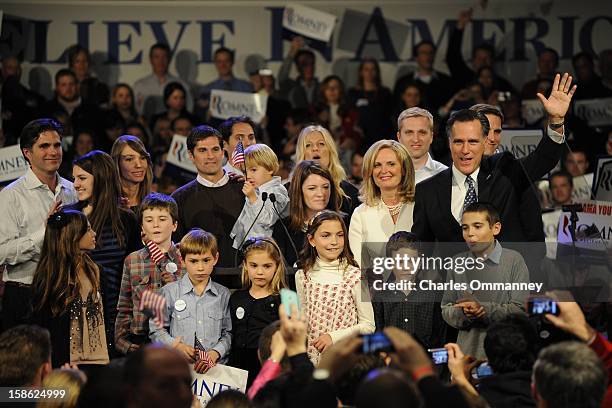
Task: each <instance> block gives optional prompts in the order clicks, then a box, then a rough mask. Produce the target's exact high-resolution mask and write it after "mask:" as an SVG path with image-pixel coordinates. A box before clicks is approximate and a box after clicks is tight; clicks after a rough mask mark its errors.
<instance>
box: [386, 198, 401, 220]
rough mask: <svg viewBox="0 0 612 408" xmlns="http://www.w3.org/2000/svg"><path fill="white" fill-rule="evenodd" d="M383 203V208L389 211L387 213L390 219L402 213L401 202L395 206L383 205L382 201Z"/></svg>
mask: <svg viewBox="0 0 612 408" xmlns="http://www.w3.org/2000/svg"><path fill="white" fill-rule="evenodd" d="M383 203H384V204H385V206H386V207H387V209H388V210H389V213H390V214H391V217H395V216H396V215H398V214H399V213H400V211H402V207H403V206H404V203H403V202H400V203H399V204H396V205H387V203H385V202H384V201H383Z"/></svg>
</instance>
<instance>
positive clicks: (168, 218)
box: [115, 193, 184, 354]
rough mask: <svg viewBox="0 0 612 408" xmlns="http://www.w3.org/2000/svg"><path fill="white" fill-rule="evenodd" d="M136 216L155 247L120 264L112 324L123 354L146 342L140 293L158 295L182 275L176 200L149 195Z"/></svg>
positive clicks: (145, 322) (146, 328)
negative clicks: (176, 235) (175, 234)
mask: <svg viewBox="0 0 612 408" xmlns="http://www.w3.org/2000/svg"><path fill="white" fill-rule="evenodd" d="M139 216H140V222H141V225H142V231H143V232H144V234H145V235H146V238H145V239H146V240H148V241H151V242H152V243H153V244H154V245H147V246H145V247H144V248H143V249H141V250H139V251H136V252H132V253H131V254H130V255H128V256H127V257H126V258H125V262H124V264H123V278H122V280H121V290H120V292H119V303H118V305H117V310H118V314H117V320H116V323H115V348H116V349H117V350H118V351H119V352H121V353H123V354H127V353H130V352H132V351H135V350H137V349H138V348H139V347H140V346H141V345H142V344H144V343H147V342H148V333H149V324H148V322H149V320H148V318H147V316H146V315H145V314H144V313H143V312H142V311H140V310H139V306H140V298H141V296H142V293H143V292H144V291H145V290H153V291H155V292H158V291H159V290H160V289H161V287H162V286H163V285H165V284H167V283H170V282H173V281H175V280H176V279H177V278H180V277H181V276H182V275H183V272H184V263H183V260H182V258H181V256H180V254H179V251H178V248H177V247H176V246H175V245H174V243H173V242H172V233H173V232H174V231H176V228H177V219H178V207H177V204H176V201H174V199H173V198H172V197H169V196H167V195H165V194H159V193H151V194H149V195H148V196H146V197H145V198H144V199H143V200H142V203H141V205H140V213H139Z"/></svg>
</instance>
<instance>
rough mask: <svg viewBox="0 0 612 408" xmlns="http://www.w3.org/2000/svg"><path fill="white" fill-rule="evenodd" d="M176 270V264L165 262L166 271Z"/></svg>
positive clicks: (174, 271) (173, 271)
mask: <svg viewBox="0 0 612 408" xmlns="http://www.w3.org/2000/svg"><path fill="white" fill-rule="evenodd" d="M177 270H178V267H177V266H176V264H175V263H174V262H168V263H167V264H166V272H170V273H176V271H177Z"/></svg>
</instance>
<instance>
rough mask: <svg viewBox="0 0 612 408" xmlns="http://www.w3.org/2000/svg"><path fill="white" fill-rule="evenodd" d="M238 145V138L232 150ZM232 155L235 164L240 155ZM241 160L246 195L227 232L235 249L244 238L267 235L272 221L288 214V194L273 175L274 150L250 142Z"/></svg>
mask: <svg viewBox="0 0 612 408" xmlns="http://www.w3.org/2000/svg"><path fill="white" fill-rule="evenodd" d="M240 147H241V143H240V142H239V143H238V147H237V148H236V150H238V148H240ZM233 157H234V164H236V160H235V159H236V158H237V159H238V160H239V161H240V159H241V157H242V156H241V154H240V153H236V154H234V155H233ZM242 160H244V161H245V163H246V168H245V170H246V171H245V178H246V181H245V183H244V186H243V187H242V192H243V193H244V195H245V196H246V198H245V204H244V207H242V211H241V212H240V215H239V216H238V219H237V220H236V223H235V224H234V228H233V229H232V232H231V233H230V237H231V238H233V239H234V244H233V247H234V248H235V249H239V248H240V246H242V243H243V242H245V241H246V240H247V239H248V238H252V237H271V236H272V229H273V227H274V224H275V223H276V221H278V220H279V218H285V217H287V216H288V215H289V194H288V193H287V189H286V188H285V187H284V186H283V185H282V183H281V178H280V177H279V176H275V175H274V174H276V172H277V171H278V168H279V165H278V157H276V154H275V153H274V151H273V150H272V149H271V148H270V147H268V146H267V145H265V144H254V145H251V146H249V147H247V148H246V150H245V151H244V157H243V158H242ZM279 214H280V217H279Z"/></svg>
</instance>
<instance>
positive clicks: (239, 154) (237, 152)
mask: <svg viewBox="0 0 612 408" xmlns="http://www.w3.org/2000/svg"><path fill="white" fill-rule="evenodd" d="M232 163H234V166H237V165H239V164H242V163H244V146H242V142H238V144H237V145H236V148H235V149H234V152H233V153H232Z"/></svg>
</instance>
